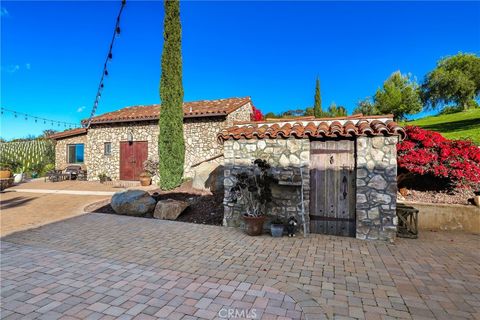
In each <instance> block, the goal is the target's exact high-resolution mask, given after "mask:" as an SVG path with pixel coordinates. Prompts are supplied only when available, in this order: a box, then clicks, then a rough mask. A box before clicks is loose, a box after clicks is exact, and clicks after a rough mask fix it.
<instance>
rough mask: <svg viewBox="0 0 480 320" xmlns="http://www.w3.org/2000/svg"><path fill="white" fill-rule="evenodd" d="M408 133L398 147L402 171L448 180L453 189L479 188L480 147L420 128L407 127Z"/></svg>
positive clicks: (399, 163)
mask: <svg viewBox="0 0 480 320" xmlns="http://www.w3.org/2000/svg"><path fill="white" fill-rule="evenodd" d="M405 131H406V133H407V138H406V139H405V140H404V141H402V142H401V143H399V144H398V146H397V151H398V166H399V168H400V169H404V170H406V171H408V172H409V173H413V174H418V175H432V176H434V177H437V178H444V179H447V180H449V181H450V184H451V186H452V187H470V188H474V189H479V188H480V148H479V147H477V146H475V145H474V144H473V143H472V142H470V141H465V140H448V139H446V138H444V137H443V136H442V135H440V134H439V133H437V132H434V131H428V130H425V129H422V128H419V127H414V126H407V127H405Z"/></svg>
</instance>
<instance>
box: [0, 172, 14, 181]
mask: <svg viewBox="0 0 480 320" xmlns="http://www.w3.org/2000/svg"><path fill="white" fill-rule="evenodd" d="M11 176H12V171H10V170H0V179H8V178H10V177H11Z"/></svg>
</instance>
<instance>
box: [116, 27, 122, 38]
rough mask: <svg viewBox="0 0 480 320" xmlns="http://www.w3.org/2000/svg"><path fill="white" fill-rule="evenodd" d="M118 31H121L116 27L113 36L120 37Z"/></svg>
mask: <svg viewBox="0 0 480 320" xmlns="http://www.w3.org/2000/svg"><path fill="white" fill-rule="evenodd" d="M120 31H121V30H120V27H119V26H117V28H116V29H115V35H116V36H117V37H120Z"/></svg>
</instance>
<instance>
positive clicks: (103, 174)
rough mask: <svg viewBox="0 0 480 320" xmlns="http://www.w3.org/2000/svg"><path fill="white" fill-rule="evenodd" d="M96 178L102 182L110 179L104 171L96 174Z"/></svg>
mask: <svg viewBox="0 0 480 320" xmlns="http://www.w3.org/2000/svg"><path fill="white" fill-rule="evenodd" d="M98 179H99V180H100V183H104V182H105V181H111V180H112V179H110V177H109V176H107V174H106V173H100V174H99V175H98Z"/></svg>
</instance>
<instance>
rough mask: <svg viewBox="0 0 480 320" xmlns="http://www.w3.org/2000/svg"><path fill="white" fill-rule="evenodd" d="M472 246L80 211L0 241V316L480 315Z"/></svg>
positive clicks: (470, 239)
mask: <svg viewBox="0 0 480 320" xmlns="http://www.w3.org/2000/svg"><path fill="white" fill-rule="evenodd" d="M479 244H480V237H479V236H478V235H468V234H461V233H440V232H439V233H433V232H423V233H422V234H421V237H420V239H418V240H410V239H408V240H407V239H399V240H398V241H397V242H396V244H393V245H392V244H386V243H381V242H365V241H360V240H356V239H351V238H340V237H331V236H321V235H315V236H311V237H309V238H301V237H300V238H294V239H292V238H281V239H276V238H271V237H269V236H262V237H248V236H246V235H244V234H243V233H242V232H241V231H240V230H237V229H227V228H222V227H214V226H204V225H195V224H187V223H181V222H170V221H159V220H153V219H141V218H130V217H123V216H116V215H108V214H87V215H82V216H77V217H74V218H71V219H68V220H65V221H62V222H57V223H53V224H49V225H45V226H42V227H40V228H37V229H32V230H28V231H24V232H17V233H15V234H12V235H9V236H6V237H3V238H2V243H1V247H2V248H1V249H2V259H1V267H2V270H1V271H2V272H1V280H2V281H1V286H2V292H1V295H2V305H1V308H2V314H1V317H2V319H15V318H22V319H28V318H42V319H56V318H63V319H113V318H120V319H131V318H134V319H153V318H157V319H158V318H160V319H213V318H218V319H226V318H228V315H229V314H228V312H234V311H236V312H237V315H243V317H240V318H257V319H259V318H264V319H302V318H305V319H322V318H332V317H335V318H353V319H395V318H402V319H403V318H404V319H410V318H413V319H432V318H438V319H476V318H477V319H478V318H480V264H479V261H480V253H479V249H478V248H479ZM230 310H231V311H230ZM238 312H244V313H243V314H239V313H238ZM253 313H254V314H253ZM232 315H233V313H232ZM254 316H256V317H254ZM231 318H232V317H231ZM237 318H238V317H237Z"/></svg>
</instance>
